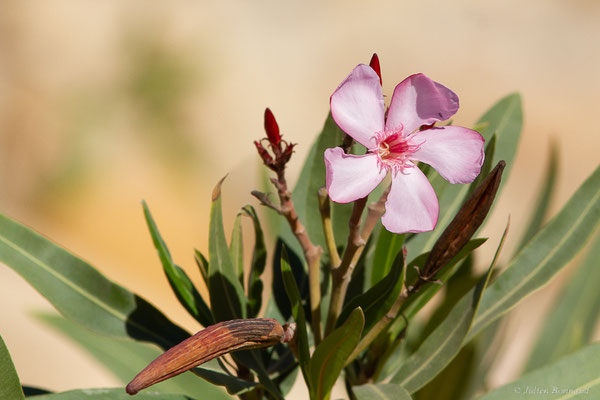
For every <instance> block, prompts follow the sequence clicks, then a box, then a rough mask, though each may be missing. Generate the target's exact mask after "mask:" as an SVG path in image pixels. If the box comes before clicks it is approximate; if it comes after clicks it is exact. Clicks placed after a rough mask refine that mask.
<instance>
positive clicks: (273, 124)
mask: <svg viewBox="0 0 600 400" xmlns="http://www.w3.org/2000/svg"><path fill="white" fill-rule="evenodd" d="M265 132H267V137H268V138H269V143H271V146H273V147H279V142H281V135H279V125H277V121H276V120H275V116H274V115H273V113H272V112H271V110H269V109H268V108H267V109H265Z"/></svg>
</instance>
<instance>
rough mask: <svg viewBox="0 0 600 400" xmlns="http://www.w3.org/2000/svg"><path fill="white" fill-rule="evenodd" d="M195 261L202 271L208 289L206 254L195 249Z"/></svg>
mask: <svg viewBox="0 0 600 400" xmlns="http://www.w3.org/2000/svg"><path fill="white" fill-rule="evenodd" d="M194 261H195V262H196V265H197V266H198V270H199V271H200V275H202V280H203V281H204V284H205V285H206V287H208V260H207V259H206V257H204V254H202V253H201V252H200V250H198V249H194Z"/></svg>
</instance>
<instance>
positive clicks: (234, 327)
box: [126, 318, 289, 395]
mask: <svg viewBox="0 0 600 400" xmlns="http://www.w3.org/2000/svg"><path fill="white" fill-rule="evenodd" d="M288 336H289V334H288ZM286 338H287V336H286V333H285V332H284V328H283V327H282V326H281V325H280V324H279V322H277V321H276V320H274V319H271V318H253V319H234V320H231V321H224V322H219V323H218V324H215V325H211V326H209V327H207V328H206V329H203V330H201V331H200V332H198V333H196V334H195V335H194V336H191V337H189V338H187V339H186V340H184V341H183V342H181V343H179V344H178V345H176V346H174V347H172V348H170V349H169V350H167V351H166V352H165V353H163V354H161V355H160V356H159V357H158V358H156V359H155V360H154V361H152V362H151V363H150V364H149V365H148V366H147V367H146V368H144V369H143V370H142V371H141V372H140V373H139V374H137V376H136V377H135V378H134V379H133V380H132V381H131V382H129V384H128V385H127V388H126V390H127V393H129V394H132V395H133V394H136V393H137V392H139V391H140V390H142V389H145V388H147V387H148V386H151V385H154V384H155V383H158V382H162V381H164V380H165V379H169V378H172V377H174V376H176V375H179V374H181V373H183V372H185V371H188V370H190V369H192V368H194V367H197V366H198V365H200V364H202V363H205V362H207V361H210V360H212V359H214V358H217V357H220V356H222V355H225V354H227V353H230V352H232V351H237V350H247V349H255V348H258V347H267V346H273V345H275V344H277V343H279V342H285V341H287V340H286Z"/></svg>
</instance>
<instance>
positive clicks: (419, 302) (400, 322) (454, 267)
mask: <svg viewBox="0 0 600 400" xmlns="http://www.w3.org/2000/svg"><path fill="white" fill-rule="evenodd" d="M486 241H487V239H472V240H470V241H469V242H468V243H467V244H466V245H465V247H463V249H462V250H461V251H459V252H458V254H457V255H456V256H454V258H453V259H452V260H450V262H448V264H446V266H444V268H442V270H441V271H440V272H439V273H438V275H437V276H436V279H437V280H439V281H440V282H442V283H446V282H448V280H449V279H450V278H451V277H452V276H453V275H454V274H455V273H456V272H457V271H458V270H459V268H460V267H461V266H462V263H460V261H461V260H462V259H464V258H466V257H467V256H468V255H469V254H471V253H472V252H473V251H474V250H475V249H477V248H478V247H479V246H481V245H482V244H483V243H485V242H486ZM427 257H429V253H424V254H421V255H420V256H419V257H417V258H415V259H414V260H413V261H411V262H410V263H409V264H408V267H407V273H408V271H410V270H412V269H414V266H419V267H422V266H423V263H424V262H425V260H427ZM442 287H443V285H440V284H439V283H436V282H429V283H426V284H425V285H423V287H422V288H421V290H419V292H417V293H416V294H414V295H412V296H410V297H409V298H408V300H407V301H406V302H405V303H404V304H403V305H402V308H401V310H400V313H399V314H400V315H404V317H405V318H406V319H404V318H402V317H398V318H396V321H394V324H393V325H392V327H391V328H390V332H391V333H392V336H397V335H399V334H400V332H401V331H402V330H403V329H404V328H405V327H406V320H411V319H412V318H413V317H414V316H415V315H416V314H417V312H418V311H419V310H420V309H421V308H423V306H425V304H427V303H428V302H429V300H430V299H431V298H432V297H433V296H434V295H435V294H436V293H437V292H438V291H439V290H440V289H441V288H442Z"/></svg>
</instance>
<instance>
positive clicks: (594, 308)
mask: <svg viewBox="0 0 600 400" xmlns="http://www.w3.org/2000/svg"><path fill="white" fill-rule="evenodd" d="M588 247H589V252H588V254H587V257H586V258H585V260H584V261H583V263H581V264H580V265H579V266H578V267H577V270H576V271H575V272H574V274H573V275H572V276H571V277H570V279H569V281H568V283H567V285H566V287H565V288H564V290H563V291H562V293H561V294H559V295H558V296H557V298H556V300H555V302H554V304H553V306H552V307H551V308H550V310H551V312H550V313H549V314H548V317H547V319H546V322H545V323H544V326H543V328H542V330H541V331H540V334H539V337H538V339H537V340H536V341H535V345H534V347H533V351H532V353H531V357H530V358H529V361H528V362H527V365H526V367H525V371H527V372H528V371H532V370H534V369H536V368H539V367H542V366H544V365H546V364H549V363H551V362H554V361H556V360H558V359H559V358H560V357H562V356H565V355H568V354H571V353H572V352H574V351H575V350H579V349H580V348H582V347H584V346H585V345H586V344H589V343H590V341H591V339H592V336H593V334H594V329H595V327H596V326H597V323H598V319H599V318H600V313H599V312H598V310H600V290H598V283H599V282H600V268H599V265H600V264H599V263H598V260H600V235H597V237H596V240H594V241H593V242H592V243H591V244H590V246H588Z"/></svg>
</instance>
